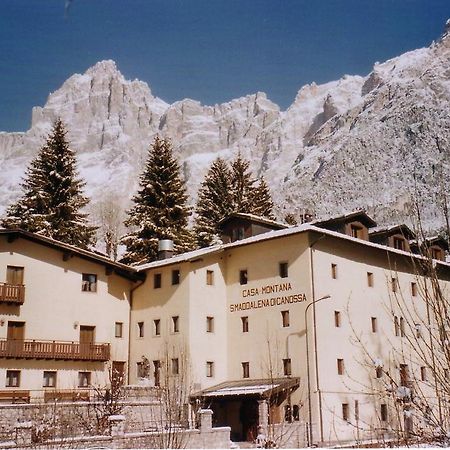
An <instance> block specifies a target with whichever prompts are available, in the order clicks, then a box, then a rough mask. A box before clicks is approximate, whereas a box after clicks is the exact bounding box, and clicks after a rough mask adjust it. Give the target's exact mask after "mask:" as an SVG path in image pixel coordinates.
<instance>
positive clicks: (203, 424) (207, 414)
mask: <svg viewBox="0 0 450 450" xmlns="http://www.w3.org/2000/svg"><path fill="white" fill-rule="evenodd" d="M198 414H199V415H200V432H201V433H205V432H209V431H211V430H212V415H213V412H212V410H211V409H200V410H199V412H198Z"/></svg>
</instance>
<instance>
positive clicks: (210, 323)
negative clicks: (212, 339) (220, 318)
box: [206, 316, 214, 333]
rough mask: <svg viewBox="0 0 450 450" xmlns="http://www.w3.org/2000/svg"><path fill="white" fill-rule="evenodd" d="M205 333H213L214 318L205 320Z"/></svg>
mask: <svg viewBox="0 0 450 450" xmlns="http://www.w3.org/2000/svg"><path fill="white" fill-rule="evenodd" d="M206 332H207V333H214V317H209V316H208V317H207V318H206Z"/></svg>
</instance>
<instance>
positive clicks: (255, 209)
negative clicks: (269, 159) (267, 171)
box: [251, 177, 275, 220]
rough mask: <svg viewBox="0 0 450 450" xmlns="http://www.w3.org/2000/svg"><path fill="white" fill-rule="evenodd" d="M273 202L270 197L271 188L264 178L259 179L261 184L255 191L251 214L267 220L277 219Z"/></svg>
mask: <svg viewBox="0 0 450 450" xmlns="http://www.w3.org/2000/svg"><path fill="white" fill-rule="evenodd" d="M272 210H273V201H272V196H271V195H270V190H269V186H268V185H267V183H266V180H265V179H264V177H261V178H260V179H259V184H258V186H256V188H255V189H254V190H253V199H252V205H251V213H252V214H256V215H257V216H260V217H266V218H267V219H272V220H274V219H275V216H274V215H273V212H272Z"/></svg>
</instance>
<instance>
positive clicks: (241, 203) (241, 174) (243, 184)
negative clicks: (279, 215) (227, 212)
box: [231, 153, 256, 213]
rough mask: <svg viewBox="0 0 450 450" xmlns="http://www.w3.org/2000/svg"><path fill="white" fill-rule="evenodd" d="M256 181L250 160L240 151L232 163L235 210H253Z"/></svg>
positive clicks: (247, 211) (245, 211) (242, 211)
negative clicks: (243, 156)
mask: <svg viewBox="0 0 450 450" xmlns="http://www.w3.org/2000/svg"><path fill="white" fill-rule="evenodd" d="M255 181H256V180H255V179H254V178H252V174H251V171H250V162H249V161H247V160H246V159H244V158H242V156H241V154H240V153H238V155H237V157H236V159H235V160H234V161H232V163H231V185H232V193H233V212H241V213H250V212H251V211H252V203H253V196H254V191H255Z"/></svg>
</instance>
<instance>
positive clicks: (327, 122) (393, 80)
mask: <svg viewBox="0 0 450 450" xmlns="http://www.w3.org/2000/svg"><path fill="white" fill-rule="evenodd" d="M449 114H450V37H449V36H448V34H447V33H445V34H444V35H443V37H442V38H441V39H440V40H439V41H437V42H436V43H433V44H432V45H431V46H430V47H429V48H424V49H419V50H415V51H412V52H409V53H406V54H404V55H401V56H399V57H398V58H394V59H392V60H389V61H386V62H385V63H383V64H376V65H375V67H374V69H373V72H372V73H371V74H369V75H368V76H366V77H360V76H345V77H343V78H342V79H340V80H338V81H333V82H330V83H326V84H323V85H316V84H314V83H312V84H310V85H307V86H304V87H302V88H301V89H300V90H299V92H298V94H297V96H296V98H295V100H294V102H293V103H292V105H291V106H290V107H289V108H288V109H287V110H286V111H280V108H279V107H278V106H277V105H276V104H275V103H273V102H272V101H270V100H269V99H268V98H267V96H266V94H264V93H262V92H258V93H256V94H252V95H248V96H246V97H242V98H239V99H235V100H232V101H230V102H227V103H223V104H220V105H214V106H204V105H202V104H201V103H199V102H198V101H195V100H190V99H184V100H181V101H178V102H176V103H174V104H172V105H169V104H167V103H165V102H164V101H163V100H161V99H159V98H157V97H155V96H153V95H152V93H151V91H150V88H149V87H148V85H147V84H146V83H144V82H142V81H138V80H135V81H128V80H125V79H124V77H123V76H122V74H121V73H120V72H119V71H118V69H117V67H116V65H115V63H114V62H113V61H101V62H99V63H97V64H96V65H95V66H93V67H91V68H90V69H88V70H87V71H86V73H84V74H82V75H80V74H75V75H73V76H72V77H70V78H69V79H68V80H67V81H66V82H65V83H64V84H63V85H62V86H61V88H60V89H58V90H57V91H56V92H54V93H52V94H50V96H49V98H48V101H47V103H46V104H45V106H43V107H36V108H33V113H32V126H31V128H30V130H28V131H27V132H25V133H0V161H1V164H2V166H3V169H4V170H3V171H2V172H1V173H0V183H1V185H2V186H3V188H4V189H2V191H1V192H0V212H3V211H4V209H5V207H6V206H7V205H8V204H9V203H10V202H11V201H12V200H13V199H14V198H16V197H17V196H18V195H19V194H20V189H19V183H20V178H21V176H22V175H23V173H24V171H25V168H26V165H27V163H28V162H29V161H30V159H31V158H33V157H34V156H35V154H36V152H37V151H38V149H39V147H40V145H42V143H43V142H44V141H45V136H46V135H47V133H48V131H49V129H50V127H51V123H52V121H53V120H54V119H55V118H56V117H57V116H60V117H61V118H62V119H63V121H64V122H65V123H66V124H67V126H68V138H69V140H70V142H71V146H72V148H74V149H75V150H76V151H77V153H78V160H79V170H80V173H81V175H82V176H83V177H84V178H85V179H86V181H87V186H86V191H87V194H88V195H89V196H91V198H93V199H95V202H93V205H92V208H91V209H92V211H93V213H94V214H96V213H97V211H96V205H98V204H99V203H102V201H103V199H105V198H109V199H111V198H113V199H114V201H115V202H116V203H118V204H119V205H120V207H121V208H122V209H124V208H126V206H127V205H128V204H129V199H130V197H131V196H132V194H133V192H134V191H135V189H136V187H137V179H138V177H137V176H138V174H139V172H140V171H141V168H142V165H143V162H144V161H145V158H146V153H147V149H148V146H149V144H150V143H151V142H152V139H153V137H154V136H155V135H156V134H157V133H158V134H160V135H161V136H165V137H170V138H171V139H172V141H173V145H174V149H175V153H176V155H177V157H178V158H179V160H180V163H181V166H182V169H183V172H184V175H185V177H186V180H187V184H188V190H189V193H190V195H191V196H192V201H194V198H195V195H196V191H197V188H198V185H199V183H200V181H201V179H202V177H203V175H204V173H205V171H206V170H207V168H208V166H209V164H210V163H211V161H212V160H213V159H215V158H216V157H217V156H219V155H220V156H222V157H224V158H232V157H233V156H234V155H235V154H236V153H237V152H238V151H240V152H241V153H242V154H243V156H244V157H246V158H249V159H251V161H252V168H253V170H254V173H255V175H259V174H264V175H265V177H266V179H267V181H268V182H269V185H270V186H271V188H272V192H273V196H274V198H275V201H276V203H277V212H278V214H279V217H280V218H282V217H283V215H284V214H285V213H286V212H287V211H294V212H296V213H300V212H301V211H302V209H303V208H308V209H310V210H313V211H315V212H316V214H317V215H318V216H321V215H328V214H333V213H340V212H343V211H346V210H350V209H355V208H359V207H364V208H368V209H369V212H372V213H375V214H376V216H377V218H378V219H380V221H383V222H386V223H391V222H395V221H397V220H405V218H407V216H408V215H409V213H410V208H411V205H412V204H413V202H414V199H415V198H417V197H418V196H419V197H420V200H421V201H422V202H423V204H424V208H425V210H426V219H427V221H428V226H430V227H432V228H433V227H436V226H437V224H438V222H439V217H438V211H437V209H436V207H435V204H436V201H435V199H436V196H438V195H439V192H441V191H442V189H443V188H446V189H448V187H449V186H448V185H447V183H448V181H447V180H449V179H450V178H449V177H448V169H449V152H450V145H449V144H450V124H449V122H448V116H449ZM441 172H442V174H443V176H441Z"/></svg>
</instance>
